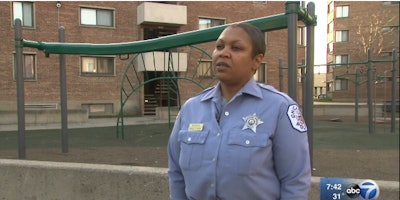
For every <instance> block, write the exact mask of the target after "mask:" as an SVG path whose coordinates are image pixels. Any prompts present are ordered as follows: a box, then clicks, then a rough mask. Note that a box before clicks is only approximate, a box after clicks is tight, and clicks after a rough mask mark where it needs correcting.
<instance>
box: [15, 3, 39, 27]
mask: <svg viewBox="0 0 400 200" xmlns="http://www.w3.org/2000/svg"><path fill="white" fill-rule="evenodd" d="M13 14H14V21H15V19H18V18H19V19H21V22H22V26H23V27H33V25H34V23H33V3H32V2H25V1H24V2H13ZM13 24H14V22H13Z"/></svg>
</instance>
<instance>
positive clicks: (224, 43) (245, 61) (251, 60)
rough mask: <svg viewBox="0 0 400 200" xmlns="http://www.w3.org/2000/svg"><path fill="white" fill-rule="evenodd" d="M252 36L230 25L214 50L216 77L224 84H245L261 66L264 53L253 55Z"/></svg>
mask: <svg viewBox="0 0 400 200" xmlns="http://www.w3.org/2000/svg"><path fill="white" fill-rule="evenodd" d="M252 52H253V45H252V42H251V39H250V36H249V35H248V34H247V33H246V32H245V31H244V30H243V29H242V28H240V27H233V28H232V27H228V28H227V29H225V30H224V31H223V32H222V33H221V35H220V36H219V38H218V40H217V42H216V45H215V49H214V52H213V55H212V57H213V65H214V71H215V75H216V77H217V78H218V79H219V80H220V81H221V82H222V83H224V84H228V85H244V84H245V83H247V81H248V80H249V78H250V77H252V76H253V75H254V72H255V70H257V68H258V67H259V66H260V64H261V61H262V59H263V55H262V54H259V55H256V56H255V57H253V55H252Z"/></svg>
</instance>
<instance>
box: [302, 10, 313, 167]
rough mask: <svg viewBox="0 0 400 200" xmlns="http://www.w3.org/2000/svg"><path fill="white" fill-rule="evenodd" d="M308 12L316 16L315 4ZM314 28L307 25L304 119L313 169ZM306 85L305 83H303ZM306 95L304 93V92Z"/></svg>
mask: <svg viewBox="0 0 400 200" xmlns="http://www.w3.org/2000/svg"><path fill="white" fill-rule="evenodd" d="M307 12H308V14H309V15H310V16H314V14H315V4H314V3H313V2H310V3H308V4H307ZM314 28H315V25H307V51H306V92H305V94H306V95H305V96H306V98H305V108H306V109H305V112H304V114H305V115H304V117H305V119H304V120H305V121H306V124H307V130H308V131H307V132H308V145H309V149H310V166H311V170H312V169H313V146H314V145H313V136H314V98H313V96H314V95H313V89H314ZM303 84H304V83H303ZM303 94H304V92H303Z"/></svg>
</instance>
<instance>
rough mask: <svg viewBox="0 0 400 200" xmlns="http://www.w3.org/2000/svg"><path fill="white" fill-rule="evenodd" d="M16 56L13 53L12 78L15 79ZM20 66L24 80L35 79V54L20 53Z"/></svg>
mask: <svg viewBox="0 0 400 200" xmlns="http://www.w3.org/2000/svg"><path fill="white" fill-rule="evenodd" d="M16 63H17V61H16V56H15V54H14V80H17V68H16V67H17V66H16ZM22 68H23V72H22V73H23V75H24V80H36V55H35V54H24V55H22Z"/></svg>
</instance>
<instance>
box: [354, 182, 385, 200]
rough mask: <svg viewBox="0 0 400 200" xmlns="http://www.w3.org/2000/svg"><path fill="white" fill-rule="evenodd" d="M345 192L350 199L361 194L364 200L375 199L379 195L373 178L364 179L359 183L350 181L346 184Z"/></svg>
mask: <svg viewBox="0 0 400 200" xmlns="http://www.w3.org/2000/svg"><path fill="white" fill-rule="evenodd" d="M346 194H347V196H348V197H350V198H352V199H355V198H358V197H359V196H361V198H362V199H365V200H375V199H377V198H378V196H379V187H378V184H376V183H375V181H373V180H364V181H363V182H361V183H360V184H354V183H352V184H350V185H348V186H347V188H346Z"/></svg>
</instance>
